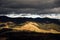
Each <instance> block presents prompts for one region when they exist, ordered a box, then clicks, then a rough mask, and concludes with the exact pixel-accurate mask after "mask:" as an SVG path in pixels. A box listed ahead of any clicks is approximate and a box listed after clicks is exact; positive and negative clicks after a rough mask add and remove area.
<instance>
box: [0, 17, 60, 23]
mask: <svg viewBox="0 0 60 40" xmlns="http://www.w3.org/2000/svg"><path fill="white" fill-rule="evenodd" d="M8 21H11V22H15V23H23V22H26V21H35V22H40V23H55V24H60V21H59V19H50V18H9V17H6V16H0V22H8Z"/></svg>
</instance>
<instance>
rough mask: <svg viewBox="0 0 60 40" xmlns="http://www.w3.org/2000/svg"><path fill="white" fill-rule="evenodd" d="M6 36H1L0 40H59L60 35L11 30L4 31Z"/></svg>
mask: <svg viewBox="0 0 60 40" xmlns="http://www.w3.org/2000/svg"><path fill="white" fill-rule="evenodd" d="M10 31H11V32H10ZM4 32H5V33H4V34H2V35H0V39H2V40H3V39H4V37H5V38H6V39H4V40H59V39H60V34H52V33H37V32H29V31H18V32H17V31H16V32H14V31H12V30H11V29H8V32H7V30H5V29H4ZM1 33H3V32H0V34H1Z"/></svg>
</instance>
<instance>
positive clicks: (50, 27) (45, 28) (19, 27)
mask: <svg viewBox="0 0 60 40" xmlns="http://www.w3.org/2000/svg"><path fill="white" fill-rule="evenodd" d="M1 24H2V25H3V24H4V25H3V27H0V29H2V28H10V29H13V31H34V32H41V33H60V28H59V27H60V26H59V25H57V24H54V23H49V24H46V23H39V22H38V23H37V22H33V21H27V22H25V23H22V24H15V23H13V22H6V23H0V26H1Z"/></svg>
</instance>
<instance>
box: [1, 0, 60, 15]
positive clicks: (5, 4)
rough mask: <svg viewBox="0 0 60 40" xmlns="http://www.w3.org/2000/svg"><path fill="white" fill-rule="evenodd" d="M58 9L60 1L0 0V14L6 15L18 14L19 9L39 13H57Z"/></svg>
mask: <svg viewBox="0 0 60 40" xmlns="http://www.w3.org/2000/svg"><path fill="white" fill-rule="evenodd" d="M59 7H60V0H0V14H2V13H5V14H8V13H10V12H18V13H19V11H20V12H21V10H20V9H21V8H34V9H39V11H40V13H45V12H48V13H49V12H59V10H60V9H59ZM55 8H56V9H55ZM24 10H25V9H24ZM51 10H53V11H51ZM56 10H57V11H56ZM33 11H35V10H33ZM39 11H38V12H39ZM30 12H31V10H30Z"/></svg>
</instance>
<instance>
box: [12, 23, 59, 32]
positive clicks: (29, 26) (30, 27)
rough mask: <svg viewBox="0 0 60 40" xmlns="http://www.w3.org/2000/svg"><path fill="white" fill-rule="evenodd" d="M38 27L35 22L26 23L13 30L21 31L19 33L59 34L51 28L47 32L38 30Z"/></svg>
mask: <svg viewBox="0 0 60 40" xmlns="http://www.w3.org/2000/svg"><path fill="white" fill-rule="evenodd" d="M38 26H39V25H38V24H37V23H36V22H27V23H26V24H25V25H23V26H21V27H19V26H17V27H15V28H13V29H16V30H21V31H34V32H43V33H60V32H58V31H56V30H54V29H53V28H52V29H49V30H45V29H42V28H40V26H39V27H38ZM46 28H47V27H46Z"/></svg>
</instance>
